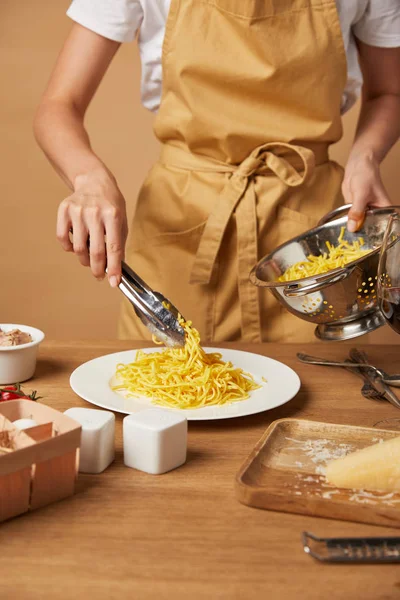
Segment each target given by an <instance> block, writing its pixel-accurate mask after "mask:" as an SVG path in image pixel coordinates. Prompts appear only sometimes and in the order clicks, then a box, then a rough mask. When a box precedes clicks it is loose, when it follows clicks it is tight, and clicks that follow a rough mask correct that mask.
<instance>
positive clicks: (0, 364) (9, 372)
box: [0, 323, 44, 385]
mask: <svg viewBox="0 0 400 600" xmlns="http://www.w3.org/2000/svg"><path fill="white" fill-rule="evenodd" d="M0 329H1V330H2V331H5V332H7V331H11V330H12V329H20V330H21V331H23V332H25V333H30V334H31V336H32V342H29V343H28V344H21V345H20V346H0V385H7V384H12V383H20V382H22V381H26V380H27V379H30V378H31V377H32V376H33V374H34V372H35V369H36V358H37V351H38V348H39V344H40V343H41V342H42V341H43V340H44V333H43V331H40V329H36V328H35V327H28V326H27V325H16V324H14V323H0Z"/></svg>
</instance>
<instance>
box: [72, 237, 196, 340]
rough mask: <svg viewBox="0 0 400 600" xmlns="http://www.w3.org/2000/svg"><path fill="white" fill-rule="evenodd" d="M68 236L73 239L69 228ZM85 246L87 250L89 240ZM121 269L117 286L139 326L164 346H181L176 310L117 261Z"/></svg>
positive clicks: (170, 303) (183, 335)
mask: <svg viewBox="0 0 400 600" xmlns="http://www.w3.org/2000/svg"><path fill="white" fill-rule="evenodd" d="M69 233H70V234H71V236H73V233H74V232H73V229H72V227H71V228H70V230H69ZM87 247H88V248H90V239H89V238H88V240H87ZM121 270H122V273H121V283H120V284H119V286H118V287H119V289H120V290H121V292H122V293H123V294H124V296H125V297H126V298H127V299H128V300H129V302H130V303H131V304H132V305H133V308H134V310H135V313H136V314H137V316H138V317H139V319H140V320H141V321H142V323H143V324H144V325H145V326H146V327H147V328H148V329H149V330H150V331H151V333H152V334H153V335H154V336H155V337H156V338H157V339H158V340H160V342H163V343H164V344H165V345H166V346H170V347H179V346H184V345H185V331H184V329H183V328H182V327H181V325H180V324H179V321H178V315H179V314H180V313H179V311H178V309H177V308H176V307H175V306H174V305H173V304H172V302H170V301H169V300H168V299H167V298H165V296H163V295H162V294H160V292H156V291H154V290H152V289H151V288H150V287H149V286H148V285H147V284H146V283H145V282H144V281H143V279H142V278H141V277H139V275H138V274H137V273H135V271H133V269H131V268H130V266H129V265H127V264H126V263H125V262H124V261H122V262H121ZM106 272H107V268H106ZM167 307H168V308H167ZM181 316H182V315H181Z"/></svg>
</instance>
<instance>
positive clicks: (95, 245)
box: [88, 217, 107, 281]
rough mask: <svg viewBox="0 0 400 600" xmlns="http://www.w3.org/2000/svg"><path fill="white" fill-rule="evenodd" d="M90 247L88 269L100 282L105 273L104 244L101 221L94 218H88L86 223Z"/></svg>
mask: <svg viewBox="0 0 400 600" xmlns="http://www.w3.org/2000/svg"><path fill="white" fill-rule="evenodd" d="M88 226H89V227H88V229H89V238H90V247H89V258H90V268H91V270H92V273H93V275H94V276H95V277H96V279H98V280H100V281H102V280H103V279H104V277H105V274H106V273H105V271H106V260H107V259H106V243H105V240H104V225H103V223H102V221H101V220H100V219H99V218H97V217H95V218H91V219H90V218H89V223H88Z"/></svg>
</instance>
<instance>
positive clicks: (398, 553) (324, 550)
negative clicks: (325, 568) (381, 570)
mask: <svg viewBox="0 0 400 600" xmlns="http://www.w3.org/2000/svg"><path fill="white" fill-rule="evenodd" d="M302 543H303V548H304V552H305V553H306V554H309V555H310V556H312V557H313V558H316V559H317V560H319V561H321V562H334V563H398V562H400V537H364V538H357V537H344V538H319V537H317V536H316V535H313V534H312V533H309V532H307V531H304V532H303V534H302Z"/></svg>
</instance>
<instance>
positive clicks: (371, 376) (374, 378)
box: [349, 348, 400, 408]
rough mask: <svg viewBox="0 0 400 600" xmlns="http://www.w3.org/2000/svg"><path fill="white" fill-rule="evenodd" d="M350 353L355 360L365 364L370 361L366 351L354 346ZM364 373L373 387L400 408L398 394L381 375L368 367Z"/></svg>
mask: <svg viewBox="0 0 400 600" xmlns="http://www.w3.org/2000/svg"><path fill="white" fill-rule="evenodd" d="M349 354H350V358H351V359H352V360H353V361H357V362H360V363H364V364H366V363H367V364H368V363H369V361H368V357H367V355H366V353H365V352H363V351H361V350H357V348H352V349H351V350H350V353H349ZM362 374H363V377H364V378H365V380H366V381H367V382H369V383H370V384H371V385H372V387H373V388H375V389H376V390H377V391H378V392H380V393H381V394H383V395H384V396H385V398H386V400H388V401H389V402H390V403H391V404H393V406H395V407H396V408H400V400H399V398H398V397H397V396H396V394H395V393H394V392H393V390H392V389H391V388H390V387H389V386H388V385H387V384H386V383H385V382H384V381H382V378H381V377H379V375H377V374H376V373H375V372H374V371H372V370H371V369H368V368H365V369H363V370H362Z"/></svg>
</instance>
